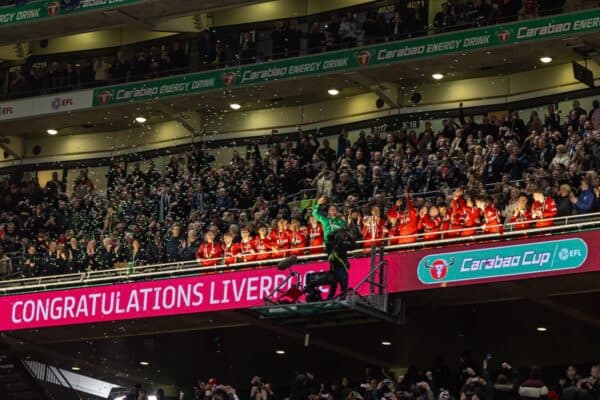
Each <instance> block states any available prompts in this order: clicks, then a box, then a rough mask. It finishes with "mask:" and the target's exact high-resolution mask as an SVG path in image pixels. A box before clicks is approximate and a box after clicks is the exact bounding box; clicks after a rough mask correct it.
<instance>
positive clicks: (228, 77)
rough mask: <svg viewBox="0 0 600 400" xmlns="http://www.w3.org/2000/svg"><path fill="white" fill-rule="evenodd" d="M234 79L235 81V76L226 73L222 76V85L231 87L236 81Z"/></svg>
mask: <svg viewBox="0 0 600 400" xmlns="http://www.w3.org/2000/svg"><path fill="white" fill-rule="evenodd" d="M236 79H237V78H236V76H235V74H234V73H233V72H228V73H226V74H225V75H224V76H223V83H224V84H225V85H226V86H231V85H233V84H234V83H235V80H236Z"/></svg>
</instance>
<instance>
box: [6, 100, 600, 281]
mask: <svg viewBox="0 0 600 400" xmlns="http://www.w3.org/2000/svg"><path fill="white" fill-rule="evenodd" d="M563 111H564V112H565V114H567V115H569V117H568V119H566V120H565V119H562V120H561V119H560V118H559V117H558V115H559V114H558V111H555V112H554V113H551V114H549V116H547V117H546V118H545V120H543V121H542V120H541V119H540V118H539V117H538V116H537V114H536V113H532V115H531V118H530V120H529V121H528V122H527V123H526V122H524V121H523V120H521V119H520V118H519V115H518V114H517V113H513V114H512V115H511V118H510V119H508V118H507V119H504V120H503V119H497V118H490V119H488V118H483V120H482V122H481V123H475V122H474V120H473V119H472V118H465V117H464V116H463V115H462V114H461V118H460V120H461V121H460V124H459V123H457V122H454V121H453V120H447V121H446V122H445V125H444V126H443V129H441V130H440V131H439V132H434V131H433V130H432V129H431V128H430V124H427V123H426V124H425V129H424V131H423V132H420V133H419V134H416V132H414V131H408V132H407V131H406V130H402V129H399V130H392V129H390V130H389V131H388V132H384V133H385V134H386V135H387V136H386V137H385V138H383V137H382V135H381V133H380V132H379V131H378V130H375V131H374V132H373V133H372V134H368V135H367V134H365V133H364V132H361V133H360V135H359V136H358V139H357V140H356V141H355V142H354V143H350V142H349V140H348V139H347V133H346V132H345V131H344V130H343V131H342V133H341V134H340V135H339V137H337V146H332V145H330V144H329V143H330V142H333V141H335V140H336V138H332V139H331V140H326V139H320V141H319V138H315V137H314V136H312V135H304V134H303V135H301V136H300V139H299V141H298V143H296V144H295V145H294V144H293V143H283V144H279V143H275V144H273V146H272V148H271V149H270V150H269V151H268V154H261V152H260V151H259V149H258V145H255V146H254V148H251V149H249V150H248V153H247V154H246V157H242V156H241V155H239V154H237V153H236V154H235V155H234V157H233V159H232V160H231V161H230V162H229V163H228V165H225V166H220V165H214V159H213V158H212V157H211V156H210V155H209V154H208V153H207V152H206V151H205V149H203V148H202V147H198V148H195V149H194V150H193V151H191V152H189V153H185V154H181V155H180V156H176V155H173V156H171V158H170V160H169V162H168V163H167V165H166V166H165V168H164V171H157V170H156V169H155V168H154V166H153V165H150V166H149V167H148V169H147V170H146V171H143V170H142V168H141V166H140V163H139V162H138V163H136V164H135V166H134V168H133V170H131V171H130V172H127V168H126V167H125V165H124V163H115V164H113V165H112V166H111V167H110V169H109V171H108V173H107V182H108V186H107V190H106V192H103V191H100V190H96V189H95V187H94V182H93V180H92V179H91V178H90V177H89V176H88V173H87V171H86V170H85V169H84V170H81V171H80V175H79V176H78V177H77V178H76V180H75V182H74V187H73V188H72V189H71V188H69V189H68V190H67V188H66V187H65V184H64V183H63V182H62V181H61V180H60V179H58V174H56V175H55V176H53V179H52V180H50V181H48V182H47V183H46V184H45V186H44V187H43V188H42V187H40V186H39V184H38V183H37V181H36V180H35V179H30V178H28V176H29V175H26V176H25V177H24V178H23V180H22V181H10V180H4V181H3V182H2V183H1V196H2V214H1V217H2V223H3V225H2V230H1V231H0V234H1V235H2V237H1V244H2V247H3V254H2V258H1V260H0V262H1V263H2V264H0V265H1V266H2V269H1V271H2V274H3V276H4V277H5V278H7V279H8V278H13V279H14V278H18V277H33V276H44V275H56V274H66V273H77V272H85V271H90V270H104V269H113V268H122V269H126V268H133V267H136V266H140V265H148V264H158V263H174V262H189V263H192V264H196V262H197V263H199V265H201V266H206V267H210V266H214V265H218V264H223V263H226V264H232V263H243V262H257V261H259V262H260V263H262V264H265V263H269V262H271V263H272V262H275V261H269V260H275V259H281V258H283V257H285V256H288V255H303V254H318V253H321V252H322V251H323V250H322V249H323V247H322V246H323V239H324V238H323V229H322V227H321V226H320V224H319V222H318V221H317V220H316V219H315V218H314V217H313V216H312V214H311V212H312V210H313V209H315V208H318V206H317V205H315V204H314V200H316V199H317V198H320V197H325V198H327V199H328V202H329V203H330V204H333V203H335V204H337V205H338V210H339V211H338V212H339V214H340V215H342V216H343V218H344V219H345V220H346V222H347V223H348V226H349V227H350V229H351V230H352V232H353V234H354V237H355V239H356V240H357V241H359V242H360V243H362V247H364V250H363V251H364V252H369V251H370V248H371V246H372V245H376V246H382V245H386V246H392V248H393V246H403V245H406V244H410V243H421V242H423V241H436V240H437V241H439V240H445V239H454V238H459V237H472V236H473V235H476V234H479V233H488V234H501V233H502V232H509V231H519V230H535V229H546V228H548V227H549V226H552V225H553V224H554V223H564V222H565V217H568V216H570V215H572V214H585V213H593V212H595V211H596V210H598V205H597V203H598V198H599V197H600V179H599V178H598V173H597V171H598V168H599V167H600V131H599V130H598V128H599V126H598V120H599V116H600V109H599V108H598V102H597V101H596V102H594V106H593V109H592V110H589V112H588V110H583V109H582V108H581V106H580V104H579V102H577V101H574V102H573V104H572V109H571V110H563ZM334 147H337V148H334ZM299 193H300V194H299ZM299 197H302V198H308V199H304V200H302V201H292V202H291V201H290V200H299ZM310 199H312V201H311V200H310ZM319 212H320V213H322V214H325V213H327V210H324V209H321V210H319ZM11 257H12V258H11Z"/></svg>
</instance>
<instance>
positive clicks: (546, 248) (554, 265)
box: [417, 238, 588, 285]
mask: <svg viewBox="0 0 600 400" xmlns="http://www.w3.org/2000/svg"><path fill="white" fill-rule="evenodd" d="M587 255H588V251H587V245H586V243H585V242H584V241H583V240H581V239H576V238H575V239H563V240H554V241H547V242H532V243H527V244H522V245H514V246H500V247H489V248H484V249H474V250H466V251H457V252H453V253H441V254H430V255H428V256H426V257H423V258H422V259H421V261H419V266H418V268H417V274H418V277H419V280H420V281H421V282H422V283H424V284H427V285H433V284H439V283H445V282H458V281H469V280H477V279H489V278H496V277H504V276H513V275H524V274H537V273H540V272H552V271H559V270H564V269H574V268H579V267H580V266H582V265H583V263H584V262H585V260H586V259H587Z"/></svg>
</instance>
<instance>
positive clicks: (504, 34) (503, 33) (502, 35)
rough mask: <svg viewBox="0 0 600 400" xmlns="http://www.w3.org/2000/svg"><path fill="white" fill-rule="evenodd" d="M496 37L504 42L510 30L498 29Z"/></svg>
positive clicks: (508, 37)
mask: <svg viewBox="0 0 600 400" xmlns="http://www.w3.org/2000/svg"><path fill="white" fill-rule="evenodd" d="M498 39H499V40H500V41H501V42H506V41H507V40H508V39H510V32H509V31H500V32H498Z"/></svg>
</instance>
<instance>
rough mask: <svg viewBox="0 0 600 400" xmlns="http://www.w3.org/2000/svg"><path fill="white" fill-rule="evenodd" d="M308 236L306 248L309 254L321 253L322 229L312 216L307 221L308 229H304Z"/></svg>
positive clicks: (322, 249)
mask: <svg viewBox="0 0 600 400" xmlns="http://www.w3.org/2000/svg"><path fill="white" fill-rule="evenodd" d="M306 231H307V235H308V247H310V254H319V253H323V251H325V249H324V248H323V227H322V226H321V224H320V223H319V221H317V219H316V218H315V217H313V216H312V215H311V216H310V217H309V219H308V227H307V229H306Z"/></svg>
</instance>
